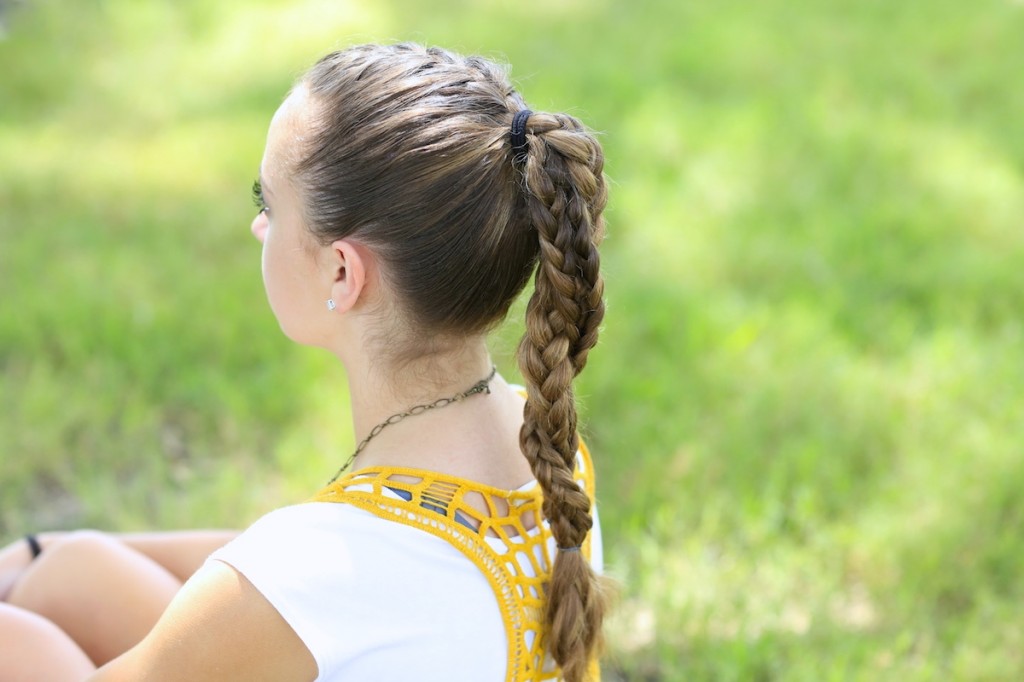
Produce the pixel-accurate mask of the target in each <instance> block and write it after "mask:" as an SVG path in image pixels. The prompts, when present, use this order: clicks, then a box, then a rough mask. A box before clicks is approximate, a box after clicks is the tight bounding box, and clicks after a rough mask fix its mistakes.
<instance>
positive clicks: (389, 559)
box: [210, 482, 602, 682]
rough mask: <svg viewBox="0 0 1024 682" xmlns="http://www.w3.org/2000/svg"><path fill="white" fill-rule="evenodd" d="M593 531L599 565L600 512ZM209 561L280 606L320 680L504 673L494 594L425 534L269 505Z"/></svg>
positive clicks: (339, 508)
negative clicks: (232, 571) (231, 571)
mask: <svg viewBox="0 0 1024 682" xmlns="http://www.w3.org/2000/svg"><path fill="white" fill-rule="evenodd" d="M533 485H536V482H532V483H530V484H528V485H527V486H524V488H528V487H531V486H533ZM591 533H592V540H591V559H592V562H593V564H594V567H595V569H596V570H599V571H600V570H601V567H602V550H601V532H600V526H599V525H598V523H597V515H596V510H595V514H594V528H593V530H592V531H591ZM210 560H211V561H221V562H224V563H226V564H228V565H230V566H232V567H234V569H235V570H237V571H238V572H239V573H241V574H242V575H244V576H245V577H246V578H247V579H248V580H249V582H251V583H252V584H253V585H254V586H255V587H256V589H257V590H259V592H260V593H261V594H262V595H263V596H264V597H265V598H266V599H267V601H269V602H270V603H271V604H272V605H273V606H274V608H276V609H277V611H278V612H279V613H280V614H281V616H282V617H283V618H284V619H285V621H287V622H288V624H289V625H290V626H291V627H292V629H293V630H295V632H296V634H298V636H299V638H300V639H301V640H302V641H303V643H304V644H305V645H306V648H308V649H309V651H310V653H311V654H312V655H313V658H314V659H315V660H316V664H317V667H318V668H319V676H318V677H317V680H318V682H319V681H324V682H327V681H335V680H338V681H341V680H346V681H350V680H360V681H362V680H366V681H367V682H378V681H379V682H391V681H394V682H399V681H401V682H407V681H408V680H413V679H414V680H416V681H417V682H458V681H459V680H466V681H467V682H470V681H471V682H492V681H493V682H503V681H504V680H505V673H506V665H507V661H508V645H507V642H506V635H505V627H504V624H503V622H502V618H501V612H500V611H499V608H498V602H497V599H496V597H495V595H494V591H493V590H492V589H491V586H490V584H489V583H488V581H487V578H486V577H485V576H484V575H483V573H481V572H480V569H478V568H477V567H476V565H475V564H473V562H472V561H470V560H469V559H468V558H466V556H465V555H463V554H462V552H460V551H459V550H458V549H457V548H455V547H454V546H452V545H451V544H450V543H448V542H447V541H445V540H443V539H441V538H439V537H436V536H434V535H431V534H429V533H427V532H424V531H422V530H419V529H417V528H414V527H410V526H406V525H403V524H400V523H396V522H394V521H389V520H386V519H383V518H380V517H378V516H375V515H374V514H372V513H370V512H368V511H364V510H362V509H359V508H357V507H353V506H351V505H348V504H338V503H330V502H309V503H306V504H300V505H295V506H291V507H284V508H282V509H278V510H276V511H273V512H270V513H269V514H267V515H266V516H264V517H263V518H261V519H259V520H258V521H257V522H256V523H255V524H253V525H252V526H251V527H250V528H249V529H248V530H246V531H245V532H244V533H242V534H241V535H239V536H238V537H237V538H235V539H234V540H233V541H232V542H230V543H229V544H228V545H226V546H224V547H223V548H221V549H219V550H217V551H216V552H214V553H213V554H212V555H211V557H210Z"/></svg>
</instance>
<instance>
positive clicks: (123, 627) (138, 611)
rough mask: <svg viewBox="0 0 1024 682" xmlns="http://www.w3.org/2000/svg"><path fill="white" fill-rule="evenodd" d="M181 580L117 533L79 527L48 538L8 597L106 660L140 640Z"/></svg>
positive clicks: (95, 657) (92, 655)
mask: <svg viewBox="0 0 1024 682" xmlns="http://www.w3.org/2000/svg"><path fill="white" fill-rule="evenodd" d="M180 587H181V581H180V580H178V579H177V578H176V577H175V576H174V575H172V574H171V573H170V572H169V571H168V570H167V569H165V568H164V567H163V566H161V565H160V564H158V563H156V562H155V561H153V560H152V559H150V558H149V557H148V556H146V555H144V554H141V553H140V552H137V551H135V550H134V549H132V548H131V547H128V546H127V545H125V544H124V543H122V542H120V541H119V540H117V539H116V538H114V537H112V536H109V535H105V534H103V533H98V532H94V531H78V532H75V533H71V534H68V535H66V536H65V537H63V538H61V539H60V540H58V541H56V542H54V543H52V545H49V546H46V547H45V548H44V551H43V553H42V554H41V555H40V556H39V558H37V559H36V560H35V561H33V562H32V563H31V564H30V565H29V567H28V568H26V569H25V570H24V571H23V572H22V574H21V576H20V578H19V580H18V582H17V583H16V584H15V585H14V587H13V588H12V589H11V591H10V594H9V595H8V599H7V601H8V602H9V603H10V604H13V605H15V606H20V607H22V608H24V609H27V610H29V611H33V612H35V613H37V614H39V615H41V616H43V617H44V618H46V619H48V620H50V621H52V622H53V623H54V624H55V625H57V626H58V627H59V628H60V629H61V630H63V631H64V632H66V633H67V634H68V635H69V636H70V637H71V638H72V639H73V640H74V641H75V642H76V643H77V644H78V645H79V646H80V647H81V648H82V650H83V651H85V653H86V654H87V655H88V656H89V658H90V659H92V661H93V663H95V664H96V665H97V666H99V665H103V664H104V663H106V662H107V661H109V660H111V659H113V658H116V657H117V656H119V655H121V654H122V653H124V652H125V651H127V650H128V649H130V648H131V647H133V646H135V644H137V643H138V642H139V641H140V640H141V639H142V638H143V637H144V636H145V635H146V633H148V632H149V631H150V629H152V627H153V625H154V624H155V623H156V621H157V619H158V618H159V617H160V615H161V614H162V613H163V611H164V609H166V608H167V605H168V604H169V603H170V601H171V599H172V598H173V597H174V595H175V594H176V593H177V591H178V589H179V588H180Z"/></svg>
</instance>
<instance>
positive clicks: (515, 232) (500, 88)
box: [295, 44, 607, 682]
mask: <svg viewBox="0 0 1024 682" xmlns="http://www.w3.org/2000/svg"><path fill="white" fill-rule="evenodd" d="M302 85H304V86H305V87H307V88H308V89H309V93H310V95H311V98H312V100H313V102H314V106H313V112H312V116H313V118H312V124H311V128H312V130H311V133H310V136H309V138H308V139H307V141H306V147H305V149H304V150H303V153H304V155H303V156H302V158H301V159H300V160H299V161H298V162H297V164H296V168H295V177H296V180H297V182H296V185H297V188H298V190H299V191H300V192H301V193H302V195H303V197H304V207H305V208H304V210H305V214H306V215H305V218H306V222H307V224H308V226H309V228H310V230H311V231H312V233H313V234H314V236H315V237H316V238H317V239H319V240H320V241H321V242H323V243H329V242H331V241H333V240H335V239H340V238H344V237H352V238H356V239H359V240H361V241H362V242H364V243H366V244H367V245H368V246H370V247H371V248H373V249H374V251H375V253H376V254H377V255H378V258H379V259H380V261H381V262H382V270H383V272H384V274H385V276H386V277H387V279H388V281H389V284H390V286H391V288H392V289H393V290H394V291H395V292H396V294H397V299H398V301H399V302H400V304H401V306H402V308H403V313H404V315H402V316H400V317H401V319H403V320H404V321H405V324H407V325H408V326H410V327H411V328H412V330H414V331H415V332H416V333H414V334H405V335H404V336H405V338H406V339H408V341H407V342H406V345H405V346H404V350H401V351H399V355H401V354H402V353H405V354H415V353H417V351H416V350H415V346H414V345H413V340H417V341H418V342H419V343H422V339H423V338H429V339H437V338H444V337H445V336H453V337H455V336H461V335H465V334H471V333H478V332H483V331H486V330H487V329H489V328H490V327H492V326H494V325H495V324H497V323H498V322H500V321H501V320H502V319H503V318H504V317H505V314H506V313H507V312H508V308H509V306H510V305H511V303H512V302H513V300H515V298H516V296H517V295H518V294H519V293H520V292H521V291H522V289H523V287H524V286H525V285H526V282H527V280H528V279H529V276H530V274H531V272H533V271H534V268H535V267H536V273H537V274H536V285H535V290H534V293H533V296H532V297H531V299H530V302H529V305H528V307H527V313H526V334H525V335H524V337H523V340H522V343H521V345H520V348H519V366H520V369H521V371H522V374H523V378H524V380H525V381H526V384H527V401H526V407H525V410H524V425H523V428H522V432H521V434H520V444H521V447H522V450H523V453H524V454H525V456H526V458H527V459H528V461H529V462H530V466H531V468H532V469H533V472H534V475H535V476H536V477H537V480H538V482H539V483H540V485H541V487H542V489H543V492H544V514H545V517H546V518H547V520H548V522H549V524H550V527H551V531H552V533H553V535H554V537H555V540H556V542H557V544H558V545H559V546H560V547H563V548H575V547H578V546H580V545H582V544H583V541H584V539H585V538H586V536H587V532H588V531H589V530H590V528H591V525H592V519H591V515H590V499H589V498H588V496H587V495H586V494H585V493H584V491H583V490H582V489H581V488H580V487H579V485H577V483H576V481H575V480H574V478H573V471H574V468H575V466H576V451H577V447H578V438H577V434H576V406H575V400H574V396H573V390H572V380H573V378H574V377H575V376H576V375H577V374H579V372H580V370H582V369H583V366H584V365H585V364H586V359H587V353H588V351H589V350H590V349H591V348H592V347H593V346H594V344H595V343H596V342H597V333H598V326H599V325H600V323H601V319H602V317H603V315H604V302H603V299H602V292H603V284H602V281H601V275H600V272H599V267H598V266H599V258H598V251H597V245H598V243H599V242H600V240H601V237H602V233H603V221H602V218H601V212H602V210H603V209H604V206H605V202H606V198H607V195H606V190H605V184H604V178H603V176H602V167H603V164H604V157H603V154H602V152H601V147H600V145H599V144H598V143H597V141H596V140H595V139H594V137H593V136H592V135H591V134H589V133H588V132H587V131H586V130H585V129H584V128H583V126H582V125H581V124H580V123H579V122H578V121H577V120H576V119H574V118H572V117H571V116H567V115H563V114H545V113H535V114H532V115H531V116H530V117H529V118H528V119H527V122H526V132H527V138H526V139H527V145H528V151H527V153H526V154H525V158H523V156H522V155H520V157H519V158H518V159H516V160H514V159H513V154H512V150H511V146H510V139H509V131H510V126H511V123H512V118H513V115H514V114H515V113H516V112H518V111H521V110H522V109H525V108H526V105H525V103H524V102H523V100H522V97H521V96H520V95H519V94H518V93H517V92H516V91H515V89H514V88H513V87H512V85H511V83H510V82H509V79H508V76H507V75H506V73H505V72H504V71H503V70H502V69H501V68H499V67H498V66H496V65H494V64H492V63H491V62H489V61H486V60H484V59H480V58H478V57H462V56H459V55H455V54H453V53H451V52H448V51H445V50H441V49H438V48H429V49H425V48H423V47H420V46H418V45H411V44H401V45H390V46H380V45H366V46H359V47H354V48H350V49H347V50H344V51H341V52H335V53H332V54H329V55H327V56H326V57H324V58H323V59H321V60H320V61H319V62H318V63H317V64H316V65H315V66H314V67H313V68H312V69H311V70H310V71H309V73H307V74H306V76H305V77H304V78H303V80H302ZM399 347H400V348H401V347H402V346H401V343H400V344H399ZM418 353H422V351H418ZM547 602H548V607H547V613H546V618H545V637H546V639H545V645H546V648H547V649H548V651H550V652H551V654H552V656H553V657H554V659H555V661H556V662H557V663H558V664H559V666H561V668H562V674H563V676H564V679H565V680H567V681H568V682H578V681H579V680H583V679H584V678H585V676H586V672H587V665H588V661H589V659H590V658H591V657H592V656H593V655H595V648H596V646H597V643H598V640H599V638H600V629H601V619H602V616H603V611H604V596H603V594H602V591H601V589H600V583H599V582H598V579H597V577H596V576H595V575H594V573H593V571H592V569H591V567H590V564H589V562H588V561H586V559H585V558H584V557H583V556H582V554H581V553H580V552H578V551H564V552H561V551H560V552H559V553H558V556H557V558H556V559H555V564H554V567H553V569H552V577H551V583H550V586H549V589H548V592H547Z"/></svg>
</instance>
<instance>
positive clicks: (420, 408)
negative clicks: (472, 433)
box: [327, 367, 498, 485]
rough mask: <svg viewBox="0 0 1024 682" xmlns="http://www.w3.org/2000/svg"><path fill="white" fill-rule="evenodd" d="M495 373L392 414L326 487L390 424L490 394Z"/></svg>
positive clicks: (492, 368) (373, 430) (375, 427)
mask: <svg viewBox="0 0 1024 682" xmlns="http://www.w3.org/2000/svg"><path fill="white" fill-rule="evenodd" d="M497 372H498V368H497V367H491V373H490V374H488V375H487V376H486V377H485V378H483V379H481V380H480V381H478V382H476V383H475V384H473V386H472V387H470V388H469V389H467V390H465V391H463V392H462V393H456V394H455V395H453V396H452V397H450V398H438V399H437V400H435V401H434V402H432V403H424V404H423V405H416V406H414V407H410V408H409V409H408V410H406V411H405V412H398V413H396V414H393V415H391V416H390V417H388V418H387V419H385V420H384V421H382V422H381V423H380V424H377V425H376V426H374V427H373V429H372V430H371V431H370V435H369V436H367V437H366V438H364V439H363V440H362V442H361V443H359V446H358V447H357V448H356V451H355V452H353V453H352V455H351V456H349V458H348V459H347V460H346V461H345V463H344V464H342V465H341V468H340V469H338V473H336V474H334V477H333V478H331V480H329V481H327V485H330V484H332V483H334V482H335V481H337V480H338V477H339V476H341V472H342V471H344V470H345V469H347V468H348V467H349V466H350V465H351V464H352V462H354V461H355V459H356V456H358V455H359V453H360V452H362V451H363V448H365V447H366V444H367V443H369V442H370V441H371V440H373V439H374V438H375V437H376V436H378V435H380V432H381V431H383V430H384V429H386V428H387V427H389V426H391V425H392V424H397V423H398V422H400V421H402V420H403V419H405V418H406V417H413V416H415V415H417V414H423V413H424V412H427V411H428V410H436V409H438V408H440V407H448V406H449V405H451V404H453V403H457V402H461V401H462V400H463V399H464V398H468V397H469V396H471V395H476V394H477V393H487V394H490V392H491V379H493V378H494V375H495V374H497Z"/></svg>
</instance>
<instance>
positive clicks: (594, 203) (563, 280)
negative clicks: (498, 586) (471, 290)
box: [519, 114, 607, 682]
mask: <svg viewBox="0 0 1024 682" xmlns="http://www.w3.org/2000/svg"><path fill="white" fill-rule="evenodd" d="M527 132H528V133H530V134H529V135H528V136H527V142H528V144H529V152H528V153H527V155H526V161H525V165H524V168H523V175H524V180H525V186H526V193H527V196H528V199H527V204H528V210H529V216H530V220H531V222H532V224H533V227H534V228H535V229H536V231H537V235H538V240H539V244H540V259H539V264H538V266H537V274H536V280H535V287H534V293H533V296H532V297H531V298H530V301H529V304H528V305H527V311H526V333H525V334H524V336H523V339H522V342H521V344H520V347H519V367H520V370H521V372H522V374H523V378H524V379H525V381H526V384H527V401H526V407H525V410H524V423H523V427H522V431H521V432H520V437H519V439H520V445H521V447H522V449H523V453H524V454H525V456H526V458H527V460H528V461H529V462H530V466H531V468H532V469H533V473H534V475H535V476H536V477H537V480H538V482H539V483H540V485H541V487H542V489H543V491H544V515H545V517H546V518H547V520H548V522H549V524H550V526H551V531H552V534H553V535H554V537H555V540H556V542H557V544H558V545H559V547H561V548H563V549H568V550H569V551H559V552H558V555H557V557H556V559H555V564H554V567H553V569H552V576H551V583H550V585H549V588H548V593H547V610H546V614H545V624H546V628H545V630H546V637H547V641H546V646H547V648H548V650H549V651H550V653H551V655H552V656H553V657H554V659H555V661H556V662H557V663H558V664H559V666H560V667H561V668H562V675H563V677H564V679H565V680H566V682H579V681H580V680H583V679H585V677H586V674H587V668H588V664H589V662H590V659H591V657H592V656H593V655H594V654H595V653H596V652H595V650H596V648H597V647H598V645H599V641H600V633H601V621H602V618H603V616H604V611H605V602H606V599H605V596H604V594H603V590H602V587H601V583H600V581H599V579H598V577H597V576H596V575H595V573H594V571H593V570H592V569H591V566H590V564H589V562H588V561H587V560H586V559H585V558H584V556H583V555H582V554H581V553H580V552H578V551H573V549H572V548H577V547H579V546H580V545H582V544H583V541H584V540H585V539H586V536H587V533H588V531H589V530H590V528H591V526H592V525H593V519H592V517H591V515H590V499H589V497H588V496H587V494H586V493H585V492H584V491H583V490H582V489H581V488H580V487H579V485H577V483H576V481H575V479H574V478H573V471H574V469H575V466H576V451H577V447H578V436H577V433H576V404H575V398H574V395H573V389H572V381H573V378H574V377H575V376H576V375H577V374H579V373H580V371H581V370H582V369H583V367H584V365H586V362H587V353H588V352H589V351H590V349H591V348H593V347H594V345H595V344H596V343H597V335H598V327H599V325H600V324H601V320H602V318H603V317H604V300H603V298H602V294H603V291H604V284H603V282H602V280H601V274H600V268H599V265H600V258H599V256H598V251H597V245H598V244H599V243H600V240H601V238H602V236H603V226H604V223H603V219H602V217H601V212H602V210H603V209H604V206H605V203H606V201H607V190H606V188H605V184H604V178H603V176H602V173H601V171H602V168H603V165H604V157H603V154H602V152H601V147H600V145H598V143H597V141H596V140H595V139H594V137H593V136H592V135H590V134H589V133H588V132H586V130H584V128H583V126H582V125H581V124H580V123H579V122H578V121H577V120H576V119H574V118H572V117H571V116H567V115H561V114H533V115H532V116H530V118H529V119H528V121H527Z"/></svg>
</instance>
